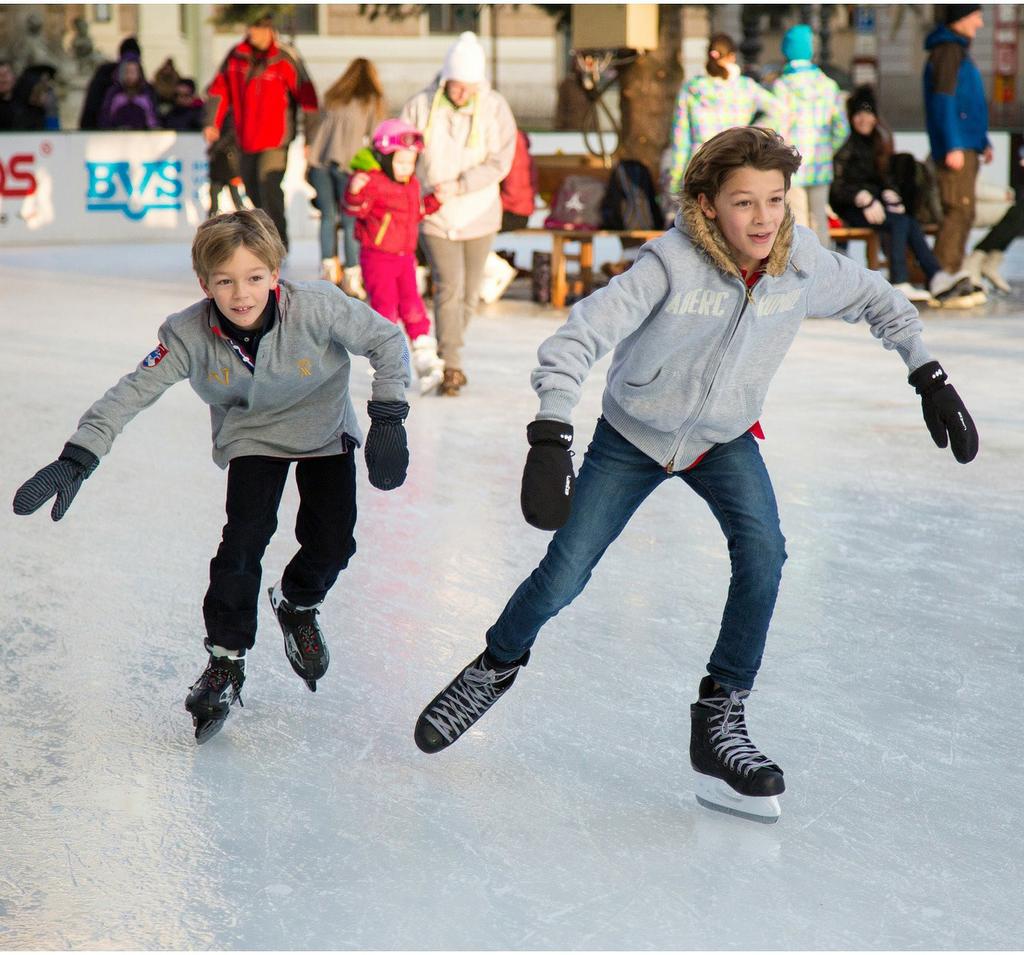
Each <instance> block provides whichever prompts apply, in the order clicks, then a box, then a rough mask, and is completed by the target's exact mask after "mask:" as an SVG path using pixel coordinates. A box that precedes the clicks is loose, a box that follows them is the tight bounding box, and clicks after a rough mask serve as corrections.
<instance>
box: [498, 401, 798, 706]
mask: <svg viewBox="0 0 1024 955" xmlns="http://www.w3.org/2000/svg"><path fill="white" fill-rule="evenodd" d="M671 477H678V478H680V479H682V480H683V481H684V482H685V483H686V484H688V485H689V486H690V487H691V488H692V489H693V490H694V491H696V492H697V493H698V494H699V495H700V496H701V497H702V498H703V499H704V500H705V501H706V502H707V503H708V506H709V507H710V508H711V512H712V513H713V514H714V515H715V517H716V518H717V520H718V523H719V525H721V528H722V531H723V533H724V534H725V537H726V540H727V541H728V544H729V558H730V561H731V563H732V579H731V581H730V583H729V595H728V598H727V599H726V602H725V611H724V613H723V614H722V625H721V629H720V631H719V634H718V642H717V643H716V644H715V648H714V650H713V651H712V653H711V660H710V662H709V663H708V673H710V674H711V675H712V676H713V677H714V678H715V680H717V681H718V682H719V683H721V684H722V685H723V686H727V687H731V688H733V689H741V690H749V689H750V688H751V687H752V686H753V685H754V678H755V676H756V675H757V671H758V669H759V667H760V665H761V655H762V653H763V652H764V644H765V638H766V637H767V634H768V624H769V623H770V622H771V618H772V611H773V610H774V609H775V599H776V597H777V596H778V593H779V581H780V580H781V578H782V564H783V562H784V561H785V559H786V548H785V544H786V541H785V538H784V537H783V536H782V532H781V531H780V529H779V512H778V508H777V507H776V504H775V492H774V491H773V490H772V482H771V479H770V478H769V477H768V471H767V470H766V469H765V466H764V461H763V460H762V459H761V452H760V451H759V450H758V447H757V442H756V440H755V439H754V437H753V435H750V434H744V435H743V436H742V437H739V438H736V439H735V440H734V441H730V442H729V443H728V444H720V445H715V446H714V447H713V448H712V449H711V450H710V451H709V452H708V453H707V455H706V456H705V457H704V458H703V460H701V462H700V463H699V464H698V465H697V466H696V467H693V468H691V469H690V470H688V471H682V472H677V473H676V474H673V475H669V474H668V473H667V472H666V471H665V469H664V468H663V467H661V465H659V464H658V463H657V462H656V461H654V460H653V459H652V458H649V457H647V455H646V454H644V453H643V452H642V451H640V450H638V449H637V448H636V447H634V446H633V445H632V444H630V443H629V442H628V441H627V440H626V439H625V438H623V437H622V435H620V434H619V433H618V432H617V431H616V430H615V429H614V428H612V426H611V425H609V424H608V423H607V422H606V421H605V420H604V418H601V419H600V420H599V421H598V423H597V430H596V431H595V432H594V438H593V440H592V441H591V443H590V447H589V448H588V449H587V453H586V456H585V457H584V459H583V465H582V467H581V468H580V473H579V478H578V480H577V482H576V493H575V497H574V498H573V503H572V513H571V514H570V516H569V520H568V522H567V523H566V524H565V526H564V527H562V528H561V529H560V530H558V531H556V532H555V536H554V537H553V538H552V539H551V543H550V544H549V545H548V551H547V554H545V555H544V559H543V560H542V561H541V562H540V564H539V565H538V567H537V569H536V570H535V571H534V572H533V573H532V574H530V576H529V577H527V579H526V580H524V581H523V582H522V583H521V584H520V585H519V588H518V590H516V592H515V593H514V594H513V595H512V599H511V600H509V602H508V604H506V606H505V609H504V610H503V611H502V614H501V616H500V617H499V618H498V620H497V622H496V623H495V624H494V626H492V627H491V628H490V629H489V630H488V631H487V649H488V652H489V654H490V656H492V657H493V658H495V659H496V660H499V661H503V662H508V661H511V660H515V659H518V658H519V657H521V656H522V655H523V654H524V653H525V652H526V651H527V650H528V649H529V648H530V647H531V646H532V645H533V642H534V640H536V639H537V632H538V631H539V630H540V628H541V627H542V626H543V625H544V624H545V623H547V621H548V620H550V619H551V618H552V617H553V616H555V614H557V613H558V611H559V610H561V609H562V608H563V607H566V606H568V605H569V604H570V603H572V601H573V600H574V599H575V598H576V596H577V595H578V594H579V593H580V592H581V591H582V590H583V588H584V587H585V586H586V583H587V581H588V580H589V579H590V573H591V571H592V570H593V569H594V567H595V566H596V565H597V562H598V561H599V560H600V559H601V555H602V554H604V552H605V550H606V549H607V547H608V545H609V544H610V543H611V542H612V541H613V540H615V538H616V537H618V536H619V534H620V533H621V532H622V529H623V528H624V527H625V526H626V524H627V523H628V522H629V519H630V517H632V516H633V512H634V511H636V509H637V508H638V507H639V506H640V505H641V504H642V503H643V501H644V499H645V498H646V497H647V496H648V495H649V494H650V493H651V492H652V491H653V490H654V489H655V488H656V487H658V485H659V484H661V483H662V482H663V481H667V480H669V479H670V478H671ZM671 532H672V533H674V534H675V535H676V536H675V539H674V540H672V541H671V542H670V543H671V545H672V548H673V551H674V552H676V553H678V552H679V551H680V550H681V548H679V550H677V549H676V545H677V544H680V543H682V538H683V534H684V531H683V529H682V528H679V527H677V528H673V529H672V531H671Z"/></svg>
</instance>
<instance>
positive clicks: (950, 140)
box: [924, 3, 992, 273]
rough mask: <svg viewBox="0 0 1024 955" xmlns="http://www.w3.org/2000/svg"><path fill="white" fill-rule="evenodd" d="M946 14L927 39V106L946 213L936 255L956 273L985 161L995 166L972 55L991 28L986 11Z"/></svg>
mask: <svg viewBox="0 0 1024 955" xmlns="http://www.w3.org/2000/svg"><path fill="white" fill-rule="evenodd" d="M943 11H944V13H945V23H944V24H941V25H939V26H937V27H936V28H935V29H934V30H933V31H932V32H931V33H930V34H929V35H928V39H927V40H925V49H926V50H928V62H927V63H926V64H925V68H924V105H925V116H926V122H927V126H928V140H929V142H930V145H931V154H932V159H933V160H934V161H935V165H936V170H937V173H938V180H939V193H940V196H941V199H942V212H943V224H942V229H941V231H940V232H939V235H938V237H937V238H936V240H935V256H936V258H938V260H939V263H940V264H941V265H942V267H943V269H945V270H946V271H948V272H950V273H956V272H957V271H959V270H960V267H961V266H962V265H963V259H964V251H965V249H966V246H967V237H968V234H969V233H970V231H971V225H972V224H973V222H974V190H975V180H976V179H977V177H978V164H979V157H980V158H981V161H984V162H986V163H988V162H991V161H992V144H991V143H990V142H989V139H988V102H987V100H986V98H985V84H984V82H983V81H982V78H981V73H980V71H979V70H978V67H977V66H976V65H975V63H974V61H973V60H972V59H971V56H970V53H969V52H968V50H969V47H970V45H971V40H973V39H974V37H975V35H976V34H977V32H978V31H979V30H980V29H981V28H982V27H983V26H984V25H985V23H984V20H983V19H982V15H981V7H980V6H979V5H978V4H969V3H954V4H950V5H948V6H946V7H943Z"/></svg>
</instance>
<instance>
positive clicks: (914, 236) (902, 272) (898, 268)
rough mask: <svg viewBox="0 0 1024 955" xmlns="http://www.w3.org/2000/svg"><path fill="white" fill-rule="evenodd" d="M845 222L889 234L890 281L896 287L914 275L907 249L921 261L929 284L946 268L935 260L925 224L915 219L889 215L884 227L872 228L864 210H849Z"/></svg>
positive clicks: (845, 214) (901, 215)
mask: <svg viewBox="0 0 1024 955" xmlns="http://www.w3.org/2000/svg"><path fill="white" fill-rule="evenodd" d="M843 219H844V220H845V221H846V222H847V223H848V224H849V225H851V226H867V227H868V228H869V229H878V230H879V231H881V232H888V233H889V249H888V253H889V281H890V282H891V283H892V284H893V285H899V284H901V283H902V282H906V281H908V280H909V277H910V273H909V272H908V271H907V248H908V247H909V248H910V251H911V252H912V253H913V255H914V258H915V259H917V262H918V265H920V266H921V271H922V272H924V277H925V279H927V280H928V281H929V282H930V281H931V280H932V276H933V275H935V273H936V272H938V271H939V270H940V269H941V268H942V266H941V265H939V260H938V259H937V258H936V257H935V252H934V251H932V247H931V246H930V245H929V244H928V240H927V239H926V238H925V237H924V230H923V229H922V228H921V223H920V222H918V221H917V219H915V218H914V217H913V216H909V215H907V214H906V213H900V212H887V213H886V214H885V222H883V223H882V224H881V225H872V224H871V223H870V222H868V220H867V219H865V218H864V213H863V212H862V211H861V210H860V209H852V208H851V209H845V210H844V211H843Z"/></svg>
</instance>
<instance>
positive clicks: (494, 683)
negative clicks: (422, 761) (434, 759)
mask: <svg viewBox="0 0 1024 955" xmlns="http://www.w3.org/2000/svg"><path fill="white" fill-rule="evenodd" d="M529 659H530V651H529V650H527V651H526V653H524V654H523V656H521V657H520V658H519V659H518V660H516V661H515V662H514V663H499V662H497V661H496V660H491V658H490V657H489V656H488V655H487V651H486V650H485V651H484V652H483V653H481V654H480V656H478V657H477V658H476V659H475V660H474V661H473V662H472V663H470V664H469V666H467V667H466V668H465V669H464V670H463V671H462V672H461V673H460V674H459V675H458V676H457V677H455V679H454V680H452V682H451V683H449V684H448V686H446V687H445V688H444V689H443V690H442V691H441V692H440V693H438V694H437V696H435V697H434V699H433V700H431V702H430V705H429V706H428V707H427V708H426V709H425V710H424V711H423V712H422V713H421V714H420V718H419V719H418V720H417V721H416V732H415V734H414V738H415V740H416V745H417V746H418V747H419V748H420V749H421V750H423V752H424V753H436V752H439V751H440V750H442V749H444V748H445V747H446V746H451V745H452V743H454V742H455V741H456V740H457V739H458V738H459V737H460V736H461V735H462V734H463V733H465V732H466V730H468V729H469V728H470V727H471V726H472V725H473V724H474V723H475V722H476V721H477V720H478V719H480V717H481V716H483V715H484V713H486V712H487V711H488V710H489V709H490V708H491V707H492V706H493V705H494V703H495V702H497V700H498V698H499V697H500V696H501V695H502V694H503V693H505V691H506V690H508V688H509V687H510V686H511V685H512V684H513V683H514V682H515V678H516V674H517V673H519V668H520V667H523V666H526V664H527V661H528V660H529Z"/></svg>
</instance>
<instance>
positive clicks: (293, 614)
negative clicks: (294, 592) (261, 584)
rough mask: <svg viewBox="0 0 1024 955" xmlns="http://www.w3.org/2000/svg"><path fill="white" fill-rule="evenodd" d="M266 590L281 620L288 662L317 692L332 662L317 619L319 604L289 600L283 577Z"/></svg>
mask: <svg viewBox="0 0 1024 955" xmlns="http://www.w3.org/2000/svg"><path fill="white" fill-rule="evenodd" d="M267 593H268V594H269V595H270V605H271V606H272V607H273V608H274V615H275V616H276V617H277V622H278V623H279V624H281V632H282V633H283V634H284V652H285V654H286V655H287V656H288V662H289V663H290V664H291V665H292V669H293V670H294V671H295V672H296V673H297V674H298V675H299V676H300V677H301V678H302V680H303V681H304V682H305V684H306V686H308V687H309V688H310V690H312V691H313V692H314V693H316V681H317V680H319V679H320V678H321V677H323V675H324V674H325V673H326V672H327V667H328V665H329V664H330V662H331V655H330V653H329V652H328V650H327V644H326V643H325V642H324V635H323V631H322V630H321V629H320V624H319V623H318V622H317V619H316V618H317V614H318V613H319V612H320V605H319V604H316V605H315V606H313V607H299V606H296V605H295V604H293V603H291V601H289V600H286V599H285V596H284V593H283V591H282V589H281V581H278V582H277V583H276V584H274V586H273V587H271V588H270V589H269V590H268V591H267Z"/></svg>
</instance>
